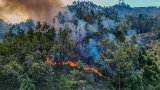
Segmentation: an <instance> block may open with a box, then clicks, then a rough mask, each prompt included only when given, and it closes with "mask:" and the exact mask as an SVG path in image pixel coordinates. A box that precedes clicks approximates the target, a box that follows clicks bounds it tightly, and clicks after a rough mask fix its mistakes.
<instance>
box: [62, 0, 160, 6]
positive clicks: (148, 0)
mask: <svg viewBox="0 0 160 90" xmlns="http://www.w3.org/2000/svg"><path fill="white" fill-rule="evenodd" d="M64 1H65V2H66V3H68V4H70V3H71V2H73V1H78V0H64ZM79 1H92V2H94V3H95V4H98V5H102V6H111V5H114V4H116V3H118V1H119V0H79ZM124 1H125V3H127V4H129V5H131V6H132V7H144V6H160V0H124Z"/></svg>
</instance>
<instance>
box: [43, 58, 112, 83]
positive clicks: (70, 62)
mask: <svg viewBox="0 0 160 90" xmlns="http://www.w3.org/2000/svg"><path fill="white" fill-rule="evenodd" d="M46 60H47V62H48V63H49V64H51V65H57V62H55V61H51V59H50V57H49V55H47V56H46ZM58 64H60V65H69V66H71V67H75V68H78V69H81V70H84V71H92V72H94V73H96V74H97V75H98V76H100V77H103V78H106V79H108V80H110V81H113V80H112V78H109V77H107V76H105V75H103V74H102V73H101V72H100V71H99V70H98V69H96V68H95V67H79V66H78V65H77V64H76V63H74V62H73V61H71V60H68V61H63V60H62V62H61V63H58ZM113 82H114V81H113Z"/></svg>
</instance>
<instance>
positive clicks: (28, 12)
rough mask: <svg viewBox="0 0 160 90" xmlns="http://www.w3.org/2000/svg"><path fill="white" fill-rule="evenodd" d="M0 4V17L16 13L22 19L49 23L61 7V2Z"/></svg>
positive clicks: (10, 1) (38, 0)
mask: <svg viewBox="0 0 160 90" xmlns="http://www.w3.org/2000/svg"><path fill="white" fill-rule="evenodd" d="M0 3H1V4H0V14H1V15H0V16H3V14H6V13H7V14H12V13H18V14H20V15H21V16H22V17H24V16H25V17H27V18H32V19H34V20H36V21H46V20H47V21H49V22H50V21H51V18H52V17H53V16H54V14H55V13H56V12H57V11H58V10H59V9H60V8H61V7H62V6H63V0H27V1H26V0H0ZM0 18H3V17H0ZM3 19H5V18H3Z"/></svg>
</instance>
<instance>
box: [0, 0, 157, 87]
mask: <svg viewBox="0 0 160 90" xmlns="http://www.w3.org/2000/svg"><path fill="white" fill-rule="evenodd" d="M148 10H149V11H150V13H148ZM152 11H153V12H152ZM158 11H159V8H155V7H150V8H149V9H148V8H147V7H141V8H132V7H130V6H129V5H126V4H122V5H115V6H112V7H102V6H98V5H95V4H94V3H92V2H79V1H78V2H73V4H72V5H69V6H66V7H63V9H62V10H60V11H59V13H58V14H57V15H56V16H55V17H54V18H53V22H52V23H51V24H48V23H47V22H37V23H36V24H35V25H34V23H33V21H32V20H28V21H26V22H22V23H20V24H16V25H12V24H6V23H4V22H3V21H0V31H1V32H2V34H1V35H2V37H3V38H1V42H0V90H19V89H20V90H145V89H146V90H159V89H160V42H159V40H160V36H159V35H160V33H159V29H160V26H159V25H160V18H159V13H158ZM6 30H7V31H6Z"/></svg>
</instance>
